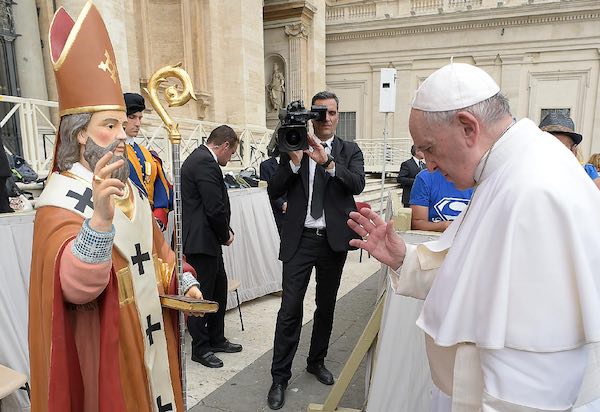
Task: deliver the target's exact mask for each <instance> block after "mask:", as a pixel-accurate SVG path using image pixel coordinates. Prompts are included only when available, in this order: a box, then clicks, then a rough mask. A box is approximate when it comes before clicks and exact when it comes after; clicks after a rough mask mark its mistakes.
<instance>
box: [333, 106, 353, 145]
mask: <svg viewBox="0 0 600 412" xmlns="http://www.w3.org/2000/svg"><path fill="white" fill-rule="evenodd" d="M336 134H337V135H338V136H339V137H341V138H342V139H344V140H346V141H349V142H353V141H355V140H356V112H340V120H339V121H338V126H337V130H336Z"/></svg>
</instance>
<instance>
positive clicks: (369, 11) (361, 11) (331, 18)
mask: <svg viewBox="0 0 600 412" xmlns="http://www.w3.org/2000/svg"><path fill="white" fill-rule="evenodd" d="M376 13H377V8H376V6H375V4H355V5H349V6H337V7H328V8H327V11H326V17H325V19H326V21H327V23H341V22H344V21H357V20H372V19H374V18H375V16H376Z"/></svg>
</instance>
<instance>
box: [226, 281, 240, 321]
mask: <svg viewBox="0 0 600 412" xmlns="http://www.w3.org/2000/svg"><path fill="white" fill-rule="evenodd" d="M239 287H240V281H239V280H235V279H227V292H235V298H236V299H237V307H238V311H239V312H240V323H241V324H242V331H243V330H244V319H242V306H241V304H240V295H239V293H238V289H239Z"/></svg>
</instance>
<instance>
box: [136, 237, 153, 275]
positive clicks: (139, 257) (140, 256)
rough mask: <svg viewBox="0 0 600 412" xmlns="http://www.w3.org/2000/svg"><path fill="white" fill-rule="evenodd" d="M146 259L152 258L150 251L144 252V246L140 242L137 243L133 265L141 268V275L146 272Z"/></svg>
mask: <svg viewBox="0 0 600 412" xmlns="http://www.w3.org/2000/svg"><path fill="white" fill-rule="evenodd" d="M146 260H150V255H149V254H148V252H144V253H142V248H141V246H140V244H139V243H136V244H135V256H131V263H132V264H133V265H138V266H139V270H140V275H143V274H144V262H145V261H146Z"/></svg>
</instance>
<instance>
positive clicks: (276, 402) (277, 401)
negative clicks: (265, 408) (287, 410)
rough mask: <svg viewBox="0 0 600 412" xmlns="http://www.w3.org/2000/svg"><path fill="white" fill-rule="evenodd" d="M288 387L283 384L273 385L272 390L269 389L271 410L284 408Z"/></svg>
mask: <svg viewBox="0 0 600 412" xmlns="http://www.w3.org/2000/svg"><path fill="white" fill-rule="evenodd" d="M286 386H287V385H286V384H283V383H273V385H271V389H269V394H268V395H267V402H268V403H269V408H271V409H273V410H276V409H281V408H282V407H283V404H284V403H285V388H286Z"/></svg>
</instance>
